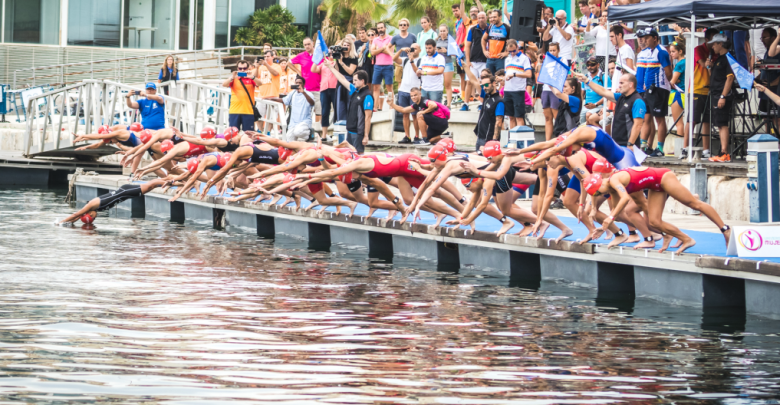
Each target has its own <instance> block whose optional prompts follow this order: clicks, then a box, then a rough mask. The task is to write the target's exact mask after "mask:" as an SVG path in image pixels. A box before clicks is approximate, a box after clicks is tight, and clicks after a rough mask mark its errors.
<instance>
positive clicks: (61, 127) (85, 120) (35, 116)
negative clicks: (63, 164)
mask: <svg viewBox="0 0 780 405" xmlns="http://www.w3.org/2000/svg"><path fill="white" fill-rule="evenodd" d="M166 85H167V84H166ZM130 90H137V91H140V90H141V88H139V87H133V86H128V85H125V84H122V83H116V82H113V81H109V80H91V79H90V80H84V81H82V82H81V83H78V84H73V85H69V86H65V87H63V88H61V89H57V90H54V91H50V92H46V93H43V94H40V95H36V96H32V97H30V98H29V99H28V101H27V122H26V124H27V125H26V129H25V137H24V156H25V157H34V156H36V155H38V154H41V153H44V152H51V151H54V150H58V149H62V148H67V147H73V146H76V144H75V143H74V139H75V137H76V135H75V134H78V133H79V129H80V126H82V125H83V126H84V132H83V133H91V132H92V131H93V129H94V128H95V127H98V126H100V125H103V124H108V125H118V124H125V125H130V123H132V122H135V121H138V120H139V118H140V114H139V113H138V110H135V109H132V108H130V107H128V106H127V105H126V103H125V100H124V95H126V94H127V93H128V92H129V91H130ZM164 108H165V117H166V118H165V119H166V124H167V125H168V126H176V127H179V128H185V129H186V130H188V131H195V123H194V120H193V109H192V104H191V103H189V102H187V101H185V100H183V99H180V98H178V97H175V96H166V97H165V104H164ZM63 133H64V134H63ZM85 144H86V143H85Z"/></svg>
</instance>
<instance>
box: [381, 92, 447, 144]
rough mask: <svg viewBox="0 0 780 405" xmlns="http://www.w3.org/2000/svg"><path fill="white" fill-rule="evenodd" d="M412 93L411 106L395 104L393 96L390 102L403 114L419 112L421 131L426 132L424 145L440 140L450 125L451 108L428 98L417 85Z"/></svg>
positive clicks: (418, 119)
mask: <svg viewBox="0 0 780 405" xmlns="http://www.w3.org/2000/svg"><path fill="white" fill-rule="evenodd" d="M410 94H411V96H412V106H411V107H404V108H401V107H399V106H397V105H395V103H393V100H392V97H390V98H388V100H389V102H388V104H389V105H390V107H392V108H393V109H394V110H396V111H398V112H400V113H402V114H406V113H414V112H416V113H417V125H419V127H420V132H424V133H425V134H426V138H425V142H423V143H422V145H430V144H432V143H436V142H439V140H440V139H441V135H442V134H444V132H445V131H447V128H448V127H449V119H450V109H449V108H447V106H445V105H444V104H442V103H439V102H436V101H433V100H426V99H425V98H423V96H422V92H421V91H420V89H418V88H417V87H414V88H412V90H411V93H410Z"/></svg>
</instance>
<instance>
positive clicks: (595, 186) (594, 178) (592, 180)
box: [583, 174, 602, 195]
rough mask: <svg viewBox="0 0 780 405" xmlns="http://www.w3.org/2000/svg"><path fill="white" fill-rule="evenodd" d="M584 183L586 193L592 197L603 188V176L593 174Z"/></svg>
mask: <svg viewBox="0 0 780 405" xmlns="http://www.w3.org/2000/svg"><path fill="white" fill-rule="evenodd" d="M583 183H585V191H586V192H587V193H588V194H590V195H594V194H596V192H597V191H599V189H600V188H601V183H602V180H601V176H600V175H598V174H591V175H590V176H588V177H586V178H585V180H584V181H583Z"/></svg>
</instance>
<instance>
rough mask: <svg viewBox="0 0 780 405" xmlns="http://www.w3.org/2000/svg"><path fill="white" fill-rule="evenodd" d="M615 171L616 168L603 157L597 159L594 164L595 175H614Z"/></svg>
mask: <svg viewBox="0 0 780 405" xmlns="http://www.w3.org/2000/svg"><path fill="white" fill-rule="evenodd" d="M614 171H615V166H612V165H611V164H610V163H609V162H607V159H604V158H603V157H601V158H598V159H596V161H595V162H594V163H593V173H608V174H609V173H612V172H614Z"/></svg>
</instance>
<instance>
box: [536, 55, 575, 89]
mask: <svg viewBox="0 0 780 405" xmlns="http://www.w3.org/2000/svg"><path fill="white" fill-rule="evenodd" d="M568 75H569V66H568V65H566V64H565V63H563V62H561V60H560V59H558V58H556V57H555V56H553V55H552V54H550V53H549V52H547V55H545V57H544V63H543V64H542V69H541V71H540V72H539V80H538V82H539V83H543V84H546V85H548V86H550V87H555V88H556V89H558V91H561V92H563V84H564V83H565V82H566V76H568Z"/></svg>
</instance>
